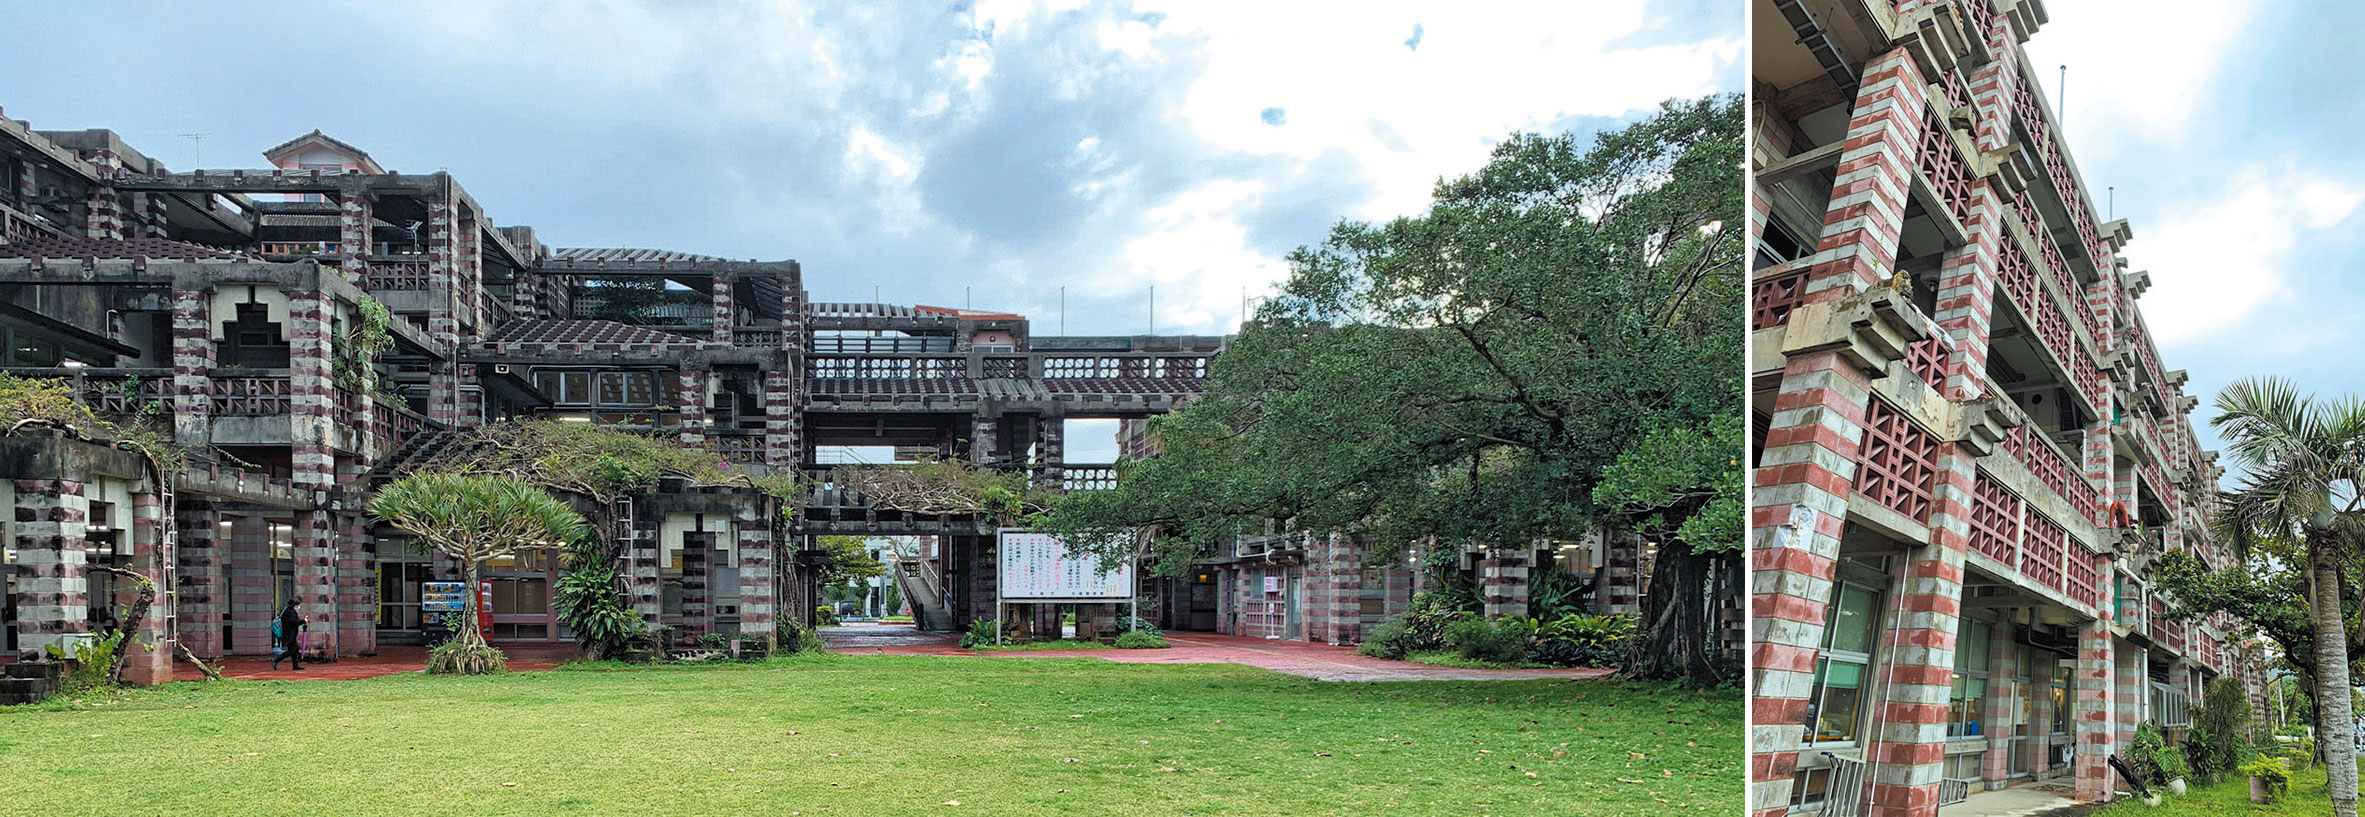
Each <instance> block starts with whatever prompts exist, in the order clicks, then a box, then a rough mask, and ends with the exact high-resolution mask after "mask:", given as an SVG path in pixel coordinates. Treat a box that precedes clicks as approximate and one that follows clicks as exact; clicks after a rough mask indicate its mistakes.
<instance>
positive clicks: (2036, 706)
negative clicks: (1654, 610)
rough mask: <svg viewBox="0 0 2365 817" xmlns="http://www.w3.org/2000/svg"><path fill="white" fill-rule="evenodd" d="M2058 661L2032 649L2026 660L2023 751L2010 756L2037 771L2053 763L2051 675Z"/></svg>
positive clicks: (2046, 653)
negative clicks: (2026, 677)
mask: <svg viewBox="0 0 2365 817" xmlns="http://www.w3.org/2000/svg"><path fill="white" fill-rule="evenodd" d="M2060 663H2061V660H2060V659H2058V658H2055V657H2054V656H2053V653H2050V652H2041V651H2040V652H2035V653H2033V657H2032V658H2031V660H2030V661H2029V662H2028V695H2029V701H2028V702H2029V707H2028V719H2029V721H2028V722H2029V726H2028V735H2029V737H2028V743H2027V751H2025V752H2023V753H2021V756H2020V757H2018V758H2014V759H2013V761H2012V762H2013V763H2016V764H2019V768H2021V769H2025V770H2027V771H2028V772H2029V773H2030V774H2038V773H2041V772H2043V771H2044V770H2045V769H2046V768H2048V767H2050V766H2051V765H2052V763H2053V758H2052V752H2053V743H2052V740H2053V738H2052V735H2053V678H2054V676H2055V673H2057V672H2059V671H2060V667H2059V664H2060Z"/></svg>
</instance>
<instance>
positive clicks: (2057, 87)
mask: <svg viewBox="0 0 2365 817" xmlns="http://www.w3.org/2000/svg"><path fill="white" fill-rule="evenodd" d="M2053 91H2054V93H2053V124H2054V125H2055V126H2056V127H2059V128H2061V129H2062V130H2069V125H2068V124H2066V123H2067V122H2069V113H2068V110H2069V109H2068V108H2066V107H2064V106H2065V105H2067V104H2069V65H2068V64H2067V63H2063V64H2062V66H2061V81H2060V82H2057V83H2054V84H2053Z"/></svg>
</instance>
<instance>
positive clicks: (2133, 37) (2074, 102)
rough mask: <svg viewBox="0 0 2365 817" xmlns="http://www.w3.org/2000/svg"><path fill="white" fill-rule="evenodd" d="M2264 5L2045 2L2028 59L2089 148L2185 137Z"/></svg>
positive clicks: (2077, 140)
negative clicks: (2064, 75)
mask: <svg viewBox="0 0 2365 817" xmlns="http://www.w3.org/2000/svg"><path fill="white" fill-rule="evenodd" d="M2265 5H2266V4H2264V3H2243V2H2233V3H2223V2H2211V3H2175V4H2171V6H2172V7H2165V8H2164V7H2163V6H2162V5H2161V4H2160V3H2158V2H2156V0H2078V1H2077V2H2074V3H2052V4H2048V5H2047V6H2046V7H2045V9H2046V12H2047V13H2048V15H2049V16H2050V18H2051V20H2050V21H2049V22H2047V23H2046V24H2045V26H2044V28H2043V29H2041V30H2039V31H2038V32H2037V36H2035V37H2034V38H2031V39H2030V40H2029V42H2028V44H2027V51H2028V60H2029V63H2030V65H2031V66H2032V68H2033V69H2034V70H2035V72H2036V77H2035V79H2036V80H2038V82H2039V83H2040V84H2041V86H2042V87H2043V89H2044V91H2045V93H2046V94H2047V95H2048V97H2054V98H2053V99H2051V101H2053V102H2056V103H2066V105H2065V106H2064V110H2063V114H2064V116H2063V118H2062V129H2063V130H2064V131H2066V132H2067V133H2068V134H2069V136H2070V137H2071V141H2072V142H2073V144H2075V145H2077V146H2079V147H2086V148H2088V149H2089V150H2091V151H2092V152H2093V154H2094V155H2093V156H2092V157H2090V158H2101V157H2103V156H2107V155H2108V154H2109V153H2111V152H2112V151H2116V150H2121V149H2130V148H2134V147H2137V146H2139V145H2142V144H2147V143H2148V144H2151V145H2181V144H2183V143H2184V142H2185V141H2186V140H2187V139H2188V138H2189V137H2190V136H2191V135H2192V134H2193V129H2194V125H2195V117H2197V116H2200V115H2201V113H2202V112H2203V111H2207V110H2210V109H2211V107H2210V106H2209V105H2208V104H2206V102H2207V100H2206V99H2205V98H2204V95H2205V94H2206V93H2207V92H2208V91H2209V90H2211V88H2212V86H2213V85H2214V84H2215V82H2216V79H2217V77H2218V76H2220V75H2222V74H2223V73H2225V71H2226V70H2227V69H2229V68H2231V67H2232V66H2231V64H2230V62H2229V60H2228V55H2229V54H2230V53H2231V51H2232V50H2233V46H2234V45H2235V43H2237V42H2238V41H2240V39H2241V37H2242V35H2243V33H2244V31H2245V30H2246V29H2248V28H2249V24H2250V23H2251V21H2252V20H2253V19H2254V18H2255V17H2256V16H2257V11H2258V9H2259V8H2260V7H2262V6H2265ZM2065 64H2066V65H2068V66H2069V79H2068V81H2069V88H2068V91H2067V93H2066V95H2064V94H2061V93H2060V91H2061V88H2060V85H2061V66H2063V65H2065ZM2208 123H2209V124H2211V125H2215V124H2219V122H2218V120H2216V119H2214V118H2212V119H2210V120H2208Z"/></svg>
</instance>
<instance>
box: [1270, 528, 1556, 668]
mask: <svg viewBox="0 0 2365 817" xmlns="http://www.w3.org/2000/svg"><path fill="white" fill-rule="evenodd" d="M1363 558H1364V547H1363V543H1362V542H1360V541H1357V540H1356V539H1355V538H1354V537H1353V536H1349V535H1347V534H1344V533H1332V534H1330V535H1329V536H1327V537H1324V546H1323V548H1322V557H1321V559H1320V560H1319V561H1317V562H1316V563H1315V565H1313V566H1312V567H1313V569H1312V570H1310V571H1308V572H1309V574H1311V575H1310V577H1309V580H1310V581H1313V582H1318V583H1319V584H1318V586H1319V587H1321V588H1322V595H1321V597H1320V601H1319V602H1318V604H1319V611H1320V614H1321V619H1320V620H1321V622H1322V629H1321V630H1320V631H1318V632H1317V633H1315V634H1313V636H1312V637H1311V638H1309V640H1315V641H1327V642H1329V643H1332V644H1355V643H1360V642H1362V641H1363ZM1524 614H1525V613H1524V612H1522V613H1521V615H1524Z"/></svg>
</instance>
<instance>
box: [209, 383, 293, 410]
mask: <svg viewBox="0 0 2365 817" xmlns="http://www.w3.org/2000/svg"><path fill="white" fill-rule="evenodd" d="M292 401H293V393H292V391H291V390H290V389H289V387H288V379H287V378H286V377H219V376H217V377H215V378H213V413H214V415H215V416H219V417H273V416H278V415H281V414H286V413H288V410H289V407H290V406H291V405H292Z"/></svg>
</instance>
